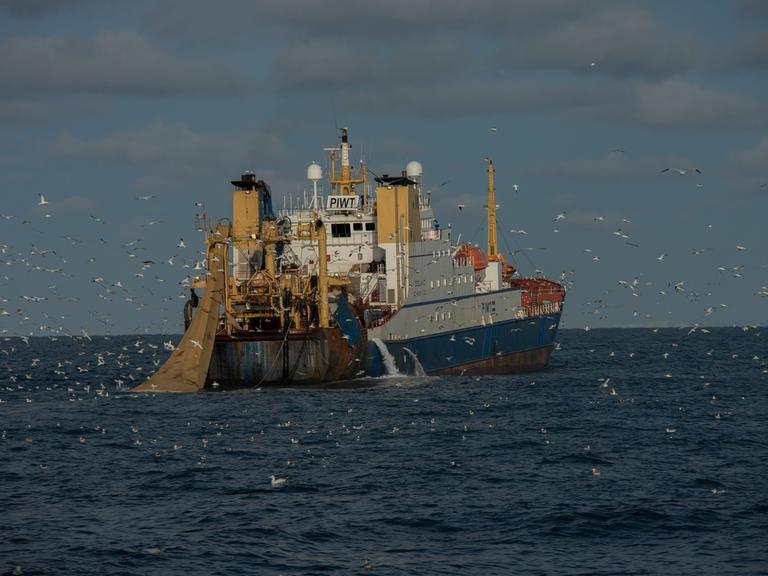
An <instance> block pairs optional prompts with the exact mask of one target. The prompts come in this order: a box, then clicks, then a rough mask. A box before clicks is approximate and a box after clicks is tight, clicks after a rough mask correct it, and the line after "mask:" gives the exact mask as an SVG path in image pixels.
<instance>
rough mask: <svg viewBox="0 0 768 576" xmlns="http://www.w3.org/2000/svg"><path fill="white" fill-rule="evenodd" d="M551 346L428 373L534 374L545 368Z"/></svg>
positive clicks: (439, 374)
mask: <svg viewBox="0 0 768 576" xmlns="http://www.w3.org/2000/svg"><path fill="white" fill-rule="evenodd" d="M552 348H553V347H552V346H545V347H543V348H536V349H534V350H524V351H522V352H513V353H511V354H502V355H500V356H494V357H493V358H489V359H486V360H478V361H476V362H468V363H466V364H459V365H458V366H452V367H450V368H445V369H443V370H437V371H434V372H432V371H430V372H429V375H430V376H432V375H435V376H465V375H466V376H484V375H487V374H514V373H516V372H534V371H536V370H542V369H544V368H546V367H547V364H548V363H549V356H550V355H551V354H552Z"/></svg>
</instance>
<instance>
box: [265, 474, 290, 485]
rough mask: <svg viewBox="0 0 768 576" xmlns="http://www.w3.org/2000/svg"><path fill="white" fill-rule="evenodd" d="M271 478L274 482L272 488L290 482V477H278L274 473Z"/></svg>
mask: <svg viewBox="0 0 768 576" xmlns="http://www.w3.org/2000/svg"><path fill="white" fill-rule="evenodd" d="M269 479H270V481H271V483H272V488H279V487H280V486H285V485H286V484H287V483H288V478H278V477H277V476H275V475H274V474H272V475H271V476H270V477H269Z"/></svg>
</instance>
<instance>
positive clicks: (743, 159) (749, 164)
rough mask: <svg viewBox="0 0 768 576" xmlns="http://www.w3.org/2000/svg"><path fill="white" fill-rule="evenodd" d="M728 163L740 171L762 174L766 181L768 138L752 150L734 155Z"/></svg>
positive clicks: (767, 174)
mask: <svg viewBox="0 0 768 576" xmlns="http://www.w3.org/2000/svg"><path fill="white" fill-rule="evenodd" d="M730 163H731V164H732V165H733V166H735V167H736V168H738V169H740V170H746V171H749V172H753V173H755V172H757V173H761V174H764V175H765V178H766V180H768V136H766V137H763V139H762V140H760V142H759V143H758V144H757V146H755V147H754V148H751V149H749V150H742V151H740V152H736V153H734V154H733V155H732V156H731V158H730Z"/></svg>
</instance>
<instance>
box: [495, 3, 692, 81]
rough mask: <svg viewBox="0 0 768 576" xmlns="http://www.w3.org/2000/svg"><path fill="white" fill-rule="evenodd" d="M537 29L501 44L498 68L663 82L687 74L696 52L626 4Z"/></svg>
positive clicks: (679, 36) (687, 40) (688, 41)
mask: <svg viewBox="0 0 768 576" xmlns="http://www.w3.org/2000/svg"><path fill="white" fill-rule="evenodd" d="M539 24H540V25H539V26H538V27H535V28H532V29H528V30H526V31H525V32H524V33H523V34H522V35H514V36H512V37H510V38H508V39H507V40H506V41H505V43H504V46H503V48H502V50H501V54H500V60H501V62H502V64H503V65H506V66H509V67H511V68H525V69H542V68H549V69H559V70H570V71H575V72H580V73H589V74H606V75H610V76H618V77H627V76H650V77H659V76H661V77H664V76H669V75H672V74H675V73H679V72H684V71H687V70H690V69H691V68H692V67H694V66H695V65H696V63H697V60H698V53H699V51H700V49H699V47H698V45H697V43H696V41H695V39H694V38H692V37H691V36H690V35H688V34H685V33H681V32H680V31H677V30H676V31H673V30H668V29H666V28H665V27H664V26H663V25H662V24H661V23H660V22H658V21H657V20H656V19H655V18H654V17H653V15H651V14H650V13H649V12H648V11H646V10H644V9H642V8H640V7H637V6H630V5H626V4H607V5H603V7H601V9H596V10H591V11H589V12H585V13H583V14H579V15H578V17H576V18H573V19H569V20H566V21H559V22H557V21H556V22H554V23H552V24H550V23H547V22H544V23H539ZM593 64H594V66H593Z"/></svg>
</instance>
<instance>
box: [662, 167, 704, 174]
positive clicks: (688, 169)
mask: <svg viewBox="0 0 768 576" xmlns="http://www.w3.org/2000/svg"><path fill="white" fill-rule="evenodd" d="M670 170H673V171H675V172H677V173H678V174H680V176H685V175H686V174H688V172H690V171H691V169H690V168H664V170H662V171H661V173H662V174H663V173H664V172H669V171H670ZM693 170H694V172H696V173H697V174H701V170H699V169H698V168H694V169H693Z"/></svg>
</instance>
